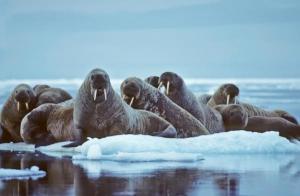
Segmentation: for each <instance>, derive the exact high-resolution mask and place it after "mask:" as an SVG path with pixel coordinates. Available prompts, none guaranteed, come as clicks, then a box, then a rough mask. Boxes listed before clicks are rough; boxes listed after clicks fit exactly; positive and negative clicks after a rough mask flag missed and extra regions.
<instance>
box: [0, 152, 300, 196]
mask: <svg viewBox="0 0 300 196" xmlns="http://www.w3.org/2000/svg"><path fill="white" fill-rule="evenodd" d="M0 158H1V167H3V168H16V169H19V168H28V167H30V166H32V165H37V166H38V167H39V168H40V169H41V170H44V171H46V172H47V175H46V176H45V177H43V178H39V179H36V180H32V179H23V180H2V181H0V195H85V196H88V195H267V194H268V195H295V196H296V195H299V192H300V186H299V185H300V167H299V165H300V156H299V155H207V156H206V160H205V161H200V162H194V163H172V162H164V163H159V162H153V163H117V162H99V161H78V162H76V161H72V159H70V158H67V157H66V158H54V157H50V156H47V155H44V154H41V153H13V152H1V153H0Z"/></svg>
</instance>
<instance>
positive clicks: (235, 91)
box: [208, 84, 298, 124]
mask: <svg viewBox="0 0 300 196" xmlns="http://www.w3.org/2000/svg"><path fill="white" fill-rule="evenodd" d="M238 95H239V88H238V87H237V86H236V85H234V84H223V85H221V86H220V87H219V88H218V89H217V90H216V92H215V93H214V94H213V95H212V97H211V99H210V100H209V102H208V105H209V106H211V107H214V106H217V105H221V104H233V103H237V104H240V105H242V106H243V107H244V109H245V111H246V112H247V114H248V116H249V117H253V116H265V117H281V118H284V119H286V120H288V121H290V122H292V123H295V124H298V121H297V119H296V118H295V117H293V116H292V115H291V114H289V113H288V112H286V111H283V110H274V111H267V110H264V109H262V108H259V107H257V106H254V105H251V104H248V103H243V102H240V101H238V100H237V96H238Z"/></svg>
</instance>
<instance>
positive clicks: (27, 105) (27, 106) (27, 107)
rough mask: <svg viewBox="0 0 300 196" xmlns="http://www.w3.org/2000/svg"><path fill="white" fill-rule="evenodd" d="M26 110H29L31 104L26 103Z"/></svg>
mask: <svg viewBox="0 0 300 196" xmlns="http://www.w3.org/2000/svg"><path fill="white" fill-rule="evenodd" d="M25 106H26V109H27V110H29V104H28V102H26V103H25Z"/></svg>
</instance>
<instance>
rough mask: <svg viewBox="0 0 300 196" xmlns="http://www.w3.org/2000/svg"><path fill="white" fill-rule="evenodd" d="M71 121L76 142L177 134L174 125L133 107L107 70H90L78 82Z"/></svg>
mask: <svg viewBox="0 0 300 196" xmlns="http://www.w3.org/2000/svg"><path fill="white" fill-rule="evenodd" d="M74 125H75V129H76V131H78V132H79V133H80V137H79V138H77V142H75V143H73V144H71V145H67V147H71V146H76V145H79V144H81V143H82V142H84V141H85V140H86V138H87V136H89V137H97V138H103V137H106V136H111V135H118V134H149V135H157V136H162V137H176V130H175V128H174V127H173V126H172V125H171V124H170V123H169V122H167V121H166V120H164V119H163V118H161V117H159V116H157V115H155V114H153V113H151V112H148V111H144V110H134V109H132V108H131V107H130V106H128V105H127V103H125V102H124V101H123V100H122V99H121V97H120V96H119V95H118V94H117V93H116V92H115V91H114V90H113V88H112V86H111V83H110V79H109V76H108V74H107V73H106V72H105V71H104V70H101V69H94V70H92V71H91V72H90V73H89V74H88V75H87V77H86V79H85V80H84V82H83V84H82V85H81V87H80V89H79V91H78V93H77V96H76V98H75V103H74Z"/></svg>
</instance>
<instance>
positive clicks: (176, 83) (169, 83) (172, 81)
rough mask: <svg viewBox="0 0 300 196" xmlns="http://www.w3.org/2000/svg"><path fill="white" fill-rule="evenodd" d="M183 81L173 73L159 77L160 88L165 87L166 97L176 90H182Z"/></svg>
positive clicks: (165, 73) (166, 73)
mask: <svg viewBox="0 0 300 196" xmlns="http://www.w3.org/2000/svg"><path fill="white" fill-rule="evenodd" d="M183 83H184V82H183V79H182V78H181V77H180V76H178V75H177V74H176V73H173V72H164V73H163V74H161V76H160V77H159V87H158V88H160V87H161V85H164V87H165V89H166V90H165V93H166V95H169V93H170V92H172V91H173V90H175V89H176V88H180V87H181V86H182V85H183Z"/></svg>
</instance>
